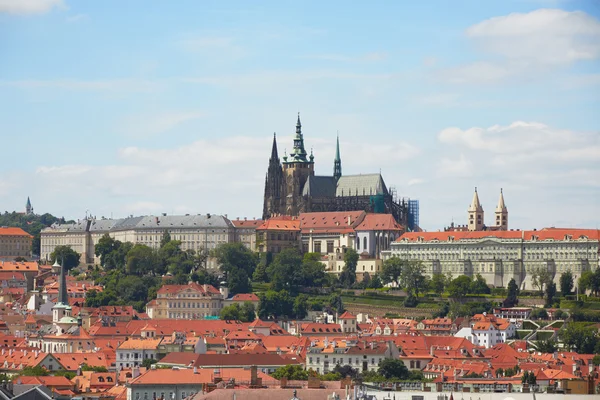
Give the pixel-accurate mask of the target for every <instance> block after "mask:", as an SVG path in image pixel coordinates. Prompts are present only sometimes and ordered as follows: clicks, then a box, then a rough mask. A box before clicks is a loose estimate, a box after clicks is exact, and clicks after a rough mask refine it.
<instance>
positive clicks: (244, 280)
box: [227, 268, 252, 296]
mask: <svg viewBox="0 0 600 400" xmlns="http://www.w3.org/2000/svg"><path fill="white" fill-rule="evenodd" d="M227 288H228V289H229V294H230V295H232V296H233V295H235V294H238V293H251V292H252V283H251V282H250V278H249V277H248V274H247V273H246V271H245V270H244V269H241V268H240V269H235V268H232V269H230V270H229V272H228V274H227Z"/></svg>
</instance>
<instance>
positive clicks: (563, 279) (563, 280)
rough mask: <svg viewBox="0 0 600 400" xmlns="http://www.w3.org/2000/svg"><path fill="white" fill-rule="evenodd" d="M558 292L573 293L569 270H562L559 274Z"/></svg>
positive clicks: (571, 275) (564, 294)
mask: <svg viewBox="0 0 600 400" xmlns="http://www.w3.org/2000/svg"><path fill="white" fill-rule="evenodd" d="M560 293H561V294H562V295H563V296H567V295H569V294H571V293H573V274H572V273H571V271H567V272H563V273H562V274H561V275H560Z"/></svg>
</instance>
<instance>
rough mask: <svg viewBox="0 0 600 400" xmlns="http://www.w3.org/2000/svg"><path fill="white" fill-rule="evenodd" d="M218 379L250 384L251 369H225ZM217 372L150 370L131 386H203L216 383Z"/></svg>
mask: <svg viewBox="0 0 600 400" xmlns="http://www.w3.org/2000/svg"><path fill="white" fill-rule="evenodd" d="M217 376H218V377H220V378H222V379H223V380H224V381H228V380H230V379H232V378H233V379H234V380H235V381H236V382H250V369H244V368H223V369H220V370H219V371H218V375H217ZM214 378H215V372H214V370H213V369H212V368H209V369H202V368H199V369H197V370H196V373H194V370H193V369H150V370H148V371H146V373H145V374H143V375H140V376H139V377H137V378H136V379H134V380H133V381H132V382H131V383H130V385H131V386H136V385H183V384H198V385H200V384H203V383H211V382H213V381H214ZM258 378H262V383H263V384H267V385H268V384H271V385H276V384H278V383H279V381H278V380H277V379H275V378H272V377H270V376H269V375H267V374H265V373H263V372H260V371H259V372H258Z"/></svg>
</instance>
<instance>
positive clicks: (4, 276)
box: [0, 271, 26, 281]
mask: <svg viewBox="0 0 600 400" xmlns="http://www.w3.org/2000/svg"><path fill="white" fill-rule="evenodd" d="M25 279H26V278H25V275H23V274H22V273H21V272H8V271H7V272H0V281H11V280H16V281H24V280H25Z"/></svg>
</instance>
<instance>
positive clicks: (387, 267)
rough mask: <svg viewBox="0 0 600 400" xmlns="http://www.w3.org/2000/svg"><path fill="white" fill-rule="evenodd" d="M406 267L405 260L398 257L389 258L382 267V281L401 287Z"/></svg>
mask: <svg viewBox="0 0 600 400" xmlns="http://www.w3.org/2000/svg"><path fill="white" fill-rule="evenodd" d="M403 267H404V260H401V259H400V258H398V257H391V258H388V259H387V260H385V261H384V262H383V266H382V267H381V280H382V281H383V283H394V284H395V285H396V286H400V275H401V274H402V269H403Z"/></svg>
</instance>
